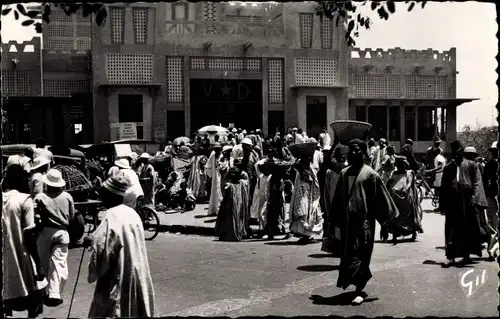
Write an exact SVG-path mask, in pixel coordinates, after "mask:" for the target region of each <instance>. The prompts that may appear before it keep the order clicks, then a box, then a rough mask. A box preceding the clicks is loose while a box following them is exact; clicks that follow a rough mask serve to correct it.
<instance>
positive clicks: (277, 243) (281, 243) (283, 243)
mask: <svg viewBox="0 0 500 319" xmlns="http://www.w3.org/2000/svg"><path fill="white" fill-rule="evenodd" d="M312 244H319V241H318V242H312V243H307V244H304V243H301V242H298V241H273V242H269V243H264V245H270V246H307V245H312Z"/></svg>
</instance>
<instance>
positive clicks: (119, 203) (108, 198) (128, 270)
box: [88, 175, 154, 318]
mask: <svg viewBox="0 0 500 319" xmlns="http://www.w3.org/2000/svg"><path fill="white" fill-rule="evenodd" d="M128 183H129V182H128V180H127V179H126V177H124V176H121V175H118V176H115V177H111V178H109V179H108V180H106V181H105V182H104V183H103V187H102V200H103V204H104V206H105V207H106V208H107V211H106V214H105V217H104V219H103V221H102V222H101V224H100V225H99V227H98V228H97V229H96V230H95V232H94V233H93V236H92V243H91V251H92V254H91V257H90V262H89V275H88V282H89V283H93V282H95V281H97V284H96V286H95V291H94V298H93V300H92V303H91V305H90V311H89V315H88V316H89V318H96V317H106V318H114V317H124V318H125V317H153V316H154V290H153V281H152V279H151V272H150V270H149V261H148V255H147V249H146V243H145V241H144V229H143V226H142V221H141V218H140V217H139V215H138V214H137V213H136V211H135V210H133V209H132V208H130V207H128V206H126V205H124V204H123V198H124V197H125V196H126V195H125V194H126V192H127V189H128V188H129V185H128Z"/></svg>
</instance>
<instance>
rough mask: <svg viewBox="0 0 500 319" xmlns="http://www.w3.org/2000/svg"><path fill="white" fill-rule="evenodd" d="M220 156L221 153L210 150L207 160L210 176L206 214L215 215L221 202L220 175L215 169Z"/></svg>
mask: <svg viewBox="0 0 500 319" xmlns="http://www.w3.org/2000/svg"><path fill="white" fill-rule="evenodd" d="M221 157H222V154H219V155H216V154H215V153H214V152H212V154H210V157H209V158H208V161H207V167H206V171H207V176H209V177H210V178H212V185H211V190H210V201H209V204H208V216H216V215H217V213H218V212H219V207H220V204H221V202H222V189H221V175H220V170H219V169H217V165H218V163H219V160H220V158H221Z"/></svg>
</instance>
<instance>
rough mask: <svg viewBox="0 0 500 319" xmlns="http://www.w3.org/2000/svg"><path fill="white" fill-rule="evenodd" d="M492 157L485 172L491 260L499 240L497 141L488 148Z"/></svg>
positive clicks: (484, 180)
mask: <svg viewBox="0 0 500 319" xmlns="http://www.w3.org/2000/svg"><path fill="white" fill-rule="evenodd" d="M488 151H489V152H490V153H491V155H492V157H491V158H490V159H489V160H488V162H487V163H486V166H485V167H484V172H483V183H484V191H485V192H486V201H487V202H488V208H487V209H486V216H487V217H488V235H489V240H488V255H489V257H490V260H492V261H493V260H494V258H493V256H494V252H493V251H492V249H493V247H494V246H495V244H496V243H497V242H498V235H497V232H498V216H497V212H498V203H497V200H496V197H497V195H498V175H497V171H498V148H497V142H493V144H492V145H491V147H490V148H489V150H488Z"/></svg>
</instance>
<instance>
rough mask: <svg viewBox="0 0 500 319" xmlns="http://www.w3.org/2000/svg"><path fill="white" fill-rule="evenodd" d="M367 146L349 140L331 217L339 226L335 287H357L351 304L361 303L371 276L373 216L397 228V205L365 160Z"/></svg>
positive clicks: (388, 227)
mask: <svg viewBox="0 0 500 319" xmlns="http://www.w3.org/2000/svg"><path fill="white" fill-rule="evenodd" d="M367 153H368V147H367V145H366V143H365V142H363V141H361V140H358V139H356V140H353V141H351V142H349V153H348V162H349V164H350V166H349V167H347V168H345V169H343V170H342V171H341V173H340V177H339V180H338V182H337V187H336V189H335V196H334V199H333V203H332V209H333V210H334V211H335V212H336V213H335V214H334V215H335V218H334V220H333V221H332V222H333V224H334V225H338V227H339V228H340V240H341V245H342V248H341V259H340V271H339V277H338V281H337V287H339V288H343V289H344V290H345V289H347V287H349V286H350V285H354V286H355V287H356V298H354V300H353V301H352V303H353V305H359V304H361V303H362V302H363V301H364V300H365V298H366V297H367V294H366V293H365V292H364V291H363V290H364V288H365V286H366V284H367V283H368V281H369V280H370V278H371V277H372V273H371V271H370V261H371V256H372V252H373V246H374V241H375V220H377V221H378V222H379V223H380V224H381V225H382V226H383V227H386V228H387V229H388V230H389V231H391V232H399V229H398V226H397V223H396V221H397V217H398V214H399V212H398V209H397V207H396V205H395V204H394V202H393V200H392V198H391V196H390V194H389V192H388V191H387V188H386V187H385V186H384V184H383V183H382V180H381V179H380V177H379V176H378V174H377V173H376V172H375V171H374V170H373V169H372V168H371V167H370V166H368V165H366V164H364V157H365V156H367Z"/></svg>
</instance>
